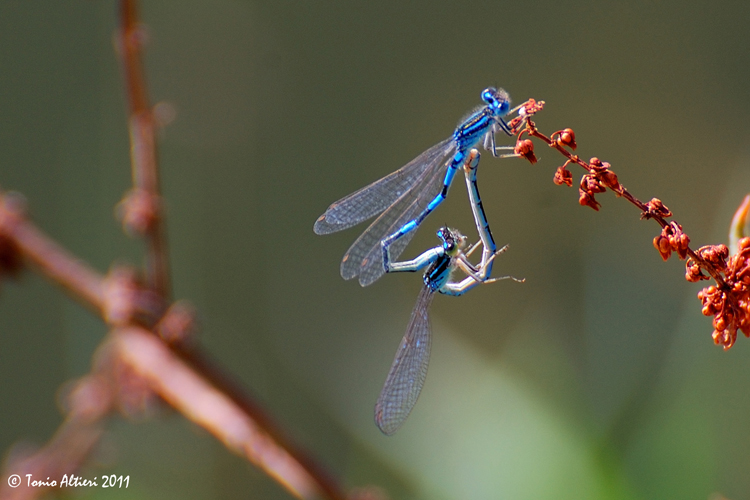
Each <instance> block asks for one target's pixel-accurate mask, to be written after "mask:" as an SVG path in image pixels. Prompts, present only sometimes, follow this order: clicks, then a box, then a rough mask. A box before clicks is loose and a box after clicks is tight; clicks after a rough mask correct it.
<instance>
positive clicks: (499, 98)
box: [482, 87, 510, 116]
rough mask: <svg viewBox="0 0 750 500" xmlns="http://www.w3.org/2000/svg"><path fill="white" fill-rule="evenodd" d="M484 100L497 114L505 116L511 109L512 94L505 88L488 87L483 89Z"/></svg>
mask: <svg viewBox="0 0 750 500" xmlns="http://www.w3.org/2000/svg"><path fill="white" fill-rule="evenodd" d="M482 100H483V101H484V102H486V103H487V105H488V106H489V107H490V108H492V110H493V111H494V113H495V115H496V116H504V115H506V114H508V111H510V96H509V95H508V93H507V92H506V91H504V90H503V89H496V88H495V87H487V88H486V89H484V90H483V91H482Z"/></svg>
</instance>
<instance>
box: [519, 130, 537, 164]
mask: <svg viewBox="0 0 750 500" xmlns="http://www.w3.org/2000/svg"><path fill="white" fill-rule="evenodd" d="M513 152H514V153H516V154H517V155H518V156H520V157H521V158H526V159H527V160H529V163H531V164H532V165H533V164H534V163H536V162H537V158H536V155H535V154H534V143H533V142H531V139H523V140H521V138H520V135H519V139H518V141H516V147H515V148H513Z"/></svg>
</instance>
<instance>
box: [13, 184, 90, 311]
mask: <svg viewBox="0 0 750 500" xmlns="http://www.w3.org/2000/svg"><path fill="white" fill-rule="evenodd" d="M0 235H2V236H3V237H4V239H6V240H7V241H8V242H9V243H10V244H11V248H12V250H13V251H15V252H18V255H19V257H23V258H25V260H27V261H29V262H31V263H33V264H34V265H35V266H36V267H37V268H38V269H39V270H40V271H41V272H42V274H44V275H46V276H47V277H48V278H49V279H50V280H52V281H54V282H55V283H57V284H59V285H61V286H62V287H63V288H65V289H66V290H68V291H69V292H70V293H72V294H73V295H74V296H75V297H76V298H77V299H79V300H80V301H81V302H82V303H83V304H84V305H86V306H87V307H89V308H90V309H92V310H94V311H95V312H96V313H98V314H99V315H103V314H104V286H103V283H104V282H103V279H102V276H101V275H100V274H99V273H98V272H97V271H95V270H94V269H92V268H91V267H89V266H88V265H87V264H86V263H84V262H83V261H81V260H79V259H77V258H75V257H74V256H73V255H71V254H70V253H68V251H67V250H65V249H64V248H62V247H61V246H60V245H58V244H57V243H55V242H54V241H53V240H52V239H51V238H49V237H48V236H46V235H45V234H44V233H42V232H41V231H40V230H39V229H37V228H36V226H34V224H32V223H31V222H29V221H28V220H27V219H26V217H25V215H24V207H23V203H21V202H20V195H18V194H14V193H3V192H0ZM0 274H2V273H0Z"/></svg>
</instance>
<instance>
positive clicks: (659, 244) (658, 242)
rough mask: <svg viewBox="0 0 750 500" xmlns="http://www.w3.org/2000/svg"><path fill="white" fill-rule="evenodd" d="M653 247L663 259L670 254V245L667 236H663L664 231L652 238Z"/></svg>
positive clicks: (667, 257)
mask: <svg viewBox="0 0 750 500" xmlns="http://www.w3.org/2000/svg"><path fill="white" fill-rule="evenodd" d="M654 248H656V249H657V250H658V251H659V254H660V255H661V258H662V259H664V260H667V259H669V256H670V255H672V246H671V245H670V244H669V238H668V237H665V236H664V233H663V232H662V234H660V235H658V236H656V237H655V238H654Z"/></svg>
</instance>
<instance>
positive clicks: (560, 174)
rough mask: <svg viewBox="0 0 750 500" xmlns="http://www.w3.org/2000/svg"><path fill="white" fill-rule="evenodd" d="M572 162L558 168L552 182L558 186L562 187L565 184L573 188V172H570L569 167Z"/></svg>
mask: <svg viewBox="0 0 750 500" xmlns="http://www.w3.org/2000/svg"><path fill="white" fill-rule="evenodd" d="M569 163H570V161H566V162H565V165H563V166H562V167H557V170H556V171H555V177H554V178H553V179H552V182H554V183H555V184H557V185H558V186H562V185H563V184H565V185H566V186H568V187H573V172H571V171H570V170H568V169H567V168H565V167H567V166H568V164H569Z"/></svg>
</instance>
